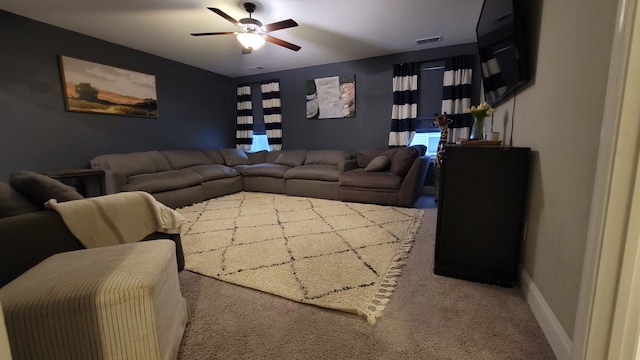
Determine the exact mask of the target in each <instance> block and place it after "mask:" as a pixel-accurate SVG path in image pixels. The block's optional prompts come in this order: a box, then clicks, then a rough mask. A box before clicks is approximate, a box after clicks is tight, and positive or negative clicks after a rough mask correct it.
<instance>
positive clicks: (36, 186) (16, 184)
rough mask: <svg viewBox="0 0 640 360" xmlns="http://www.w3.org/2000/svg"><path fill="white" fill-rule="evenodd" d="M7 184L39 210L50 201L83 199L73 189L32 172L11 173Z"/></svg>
mask: <svg viewBox="0 0 640 360" xmlns="http://www.w3.org/2000/svg"><path fill="white" fill-rule="evenodd" d="M9 184H10V185H11V187H13V188H14V189H16V191H18V192H19V193H20V194H22V196H24V197H25V198H27V199H28V200H29V201H31V202H32V203H33V204H34V205H35V206H38V207H39V208H40V209H44V203H46V202H47V201H49V200H50V199H56V200H57V201H58V202H64V201H70V200H80V199H84V197H83V196H82V195H80V194H79V193H78V192H77V191H76V190H75V189H74V188H73V187H71V186H69V185H65V184H63V183H61V182H60V181H58V180H55V179H52V178H50V177H48V176H46V175H43V174H38V173H35V172H33V171H16V172H13V173H12V174H11V175H10V176H9Z"/></svg>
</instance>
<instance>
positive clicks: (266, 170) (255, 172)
mask: <svg viewBox="0 0 640 360" xmlns="http://www.w3.org/2000/svg"><path fill="white" fill-rule="evenodd" d="M289 169H291V167H289V166H286V165H278V164H269V163H264V164H255V165H248V166H242V167H240V168H239V170H240V171H241V172H242V175H243V176H266V177H274V178H283V177H284V173H285V172H287V170H289Z"/></svg>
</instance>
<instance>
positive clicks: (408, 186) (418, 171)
mask: <svg viewBox="0 0 640 360" xmlns="http://www.w3.org/2000/svg"><path fill="white" fill-rule="evenodd" d="M428 168H429V156H427V155H423V156H419V157H417V158H416V159H415V160H414V161H413V164H412V165H411V168H410V169H409V172H408V173H407V175H406V176H405V177H404V179H403V180H402V184H401V185H400V191H399V193H398V205H400V206H405V207H411V206H413V205H414V204H415V203H416V201H417V200H418V198H419V197H420V195H421V194H422V189H423V187H424V181H425V178H426V177H427V169H428Z"/></svg>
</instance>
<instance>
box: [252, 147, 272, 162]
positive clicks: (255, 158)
mask: <svg viewBox="0 0 640 360" xmlns="http://www.w3.org/2000/svg"><path fill="white" fill-rule="evenodd" d="M268 153H269V152H268V151H267V150H261V151H256V152H247V156H248V157H249V160H250V161H251V163H252V164H262V163H264V162H266V160H267V154H268Z"/></svg>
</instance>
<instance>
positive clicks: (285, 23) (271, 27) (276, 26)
mask: <svg viewBox="0 0 640 360" xmlns="http://www.w3.org/2000/svg"><path fill="white" fill-rule="evenodd" d="M296 26H298V23H297V22H295V21H293V20H291V19H287V20H282V21H278V22H274V23H271V24H267V25H264V28H265V30H266V31H267V32H271V31H276V30H281V29H286V28H290V27H296Z"/></svg>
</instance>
